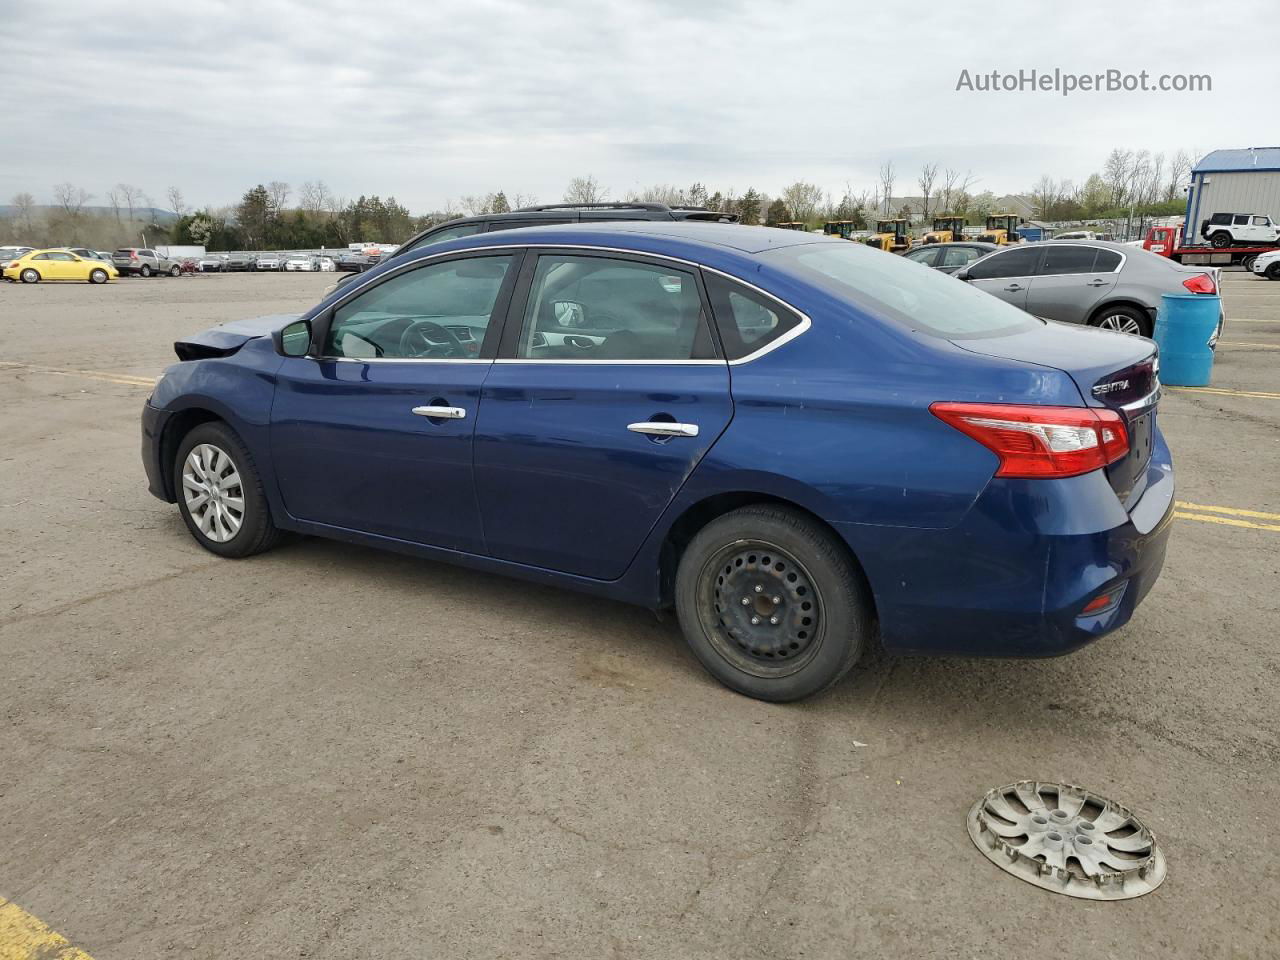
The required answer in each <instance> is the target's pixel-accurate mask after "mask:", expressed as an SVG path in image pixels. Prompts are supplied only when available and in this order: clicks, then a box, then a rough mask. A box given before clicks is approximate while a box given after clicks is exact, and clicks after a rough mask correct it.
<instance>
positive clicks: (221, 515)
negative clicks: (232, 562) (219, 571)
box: [173, 422, 280, 559]
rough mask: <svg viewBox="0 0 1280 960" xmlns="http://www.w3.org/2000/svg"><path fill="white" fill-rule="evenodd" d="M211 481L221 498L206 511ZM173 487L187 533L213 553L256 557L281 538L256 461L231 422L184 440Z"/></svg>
mask: <svg viewBox="0 0 1280 960" xmlns="http://www.w3.org/2000/svg"><path fill="white" fill-rule="evenodd" d="M224 458H225V459H224ZM213 478H217V479H216V481H214V479H213ZM211 482H216V488H217V490H218V496H217V498H216V499H215V502H214V503H212V504H210V505H209V506H205V504H208V499H207V494H208V491H209V490H210V489H211V487H210V484H211ZM173 485H174V492H175V493H176V494H177V498H178V510H179V511H180V512H181V514H182V520H183V522H184V523H185V524H186V525H187V530H189V531H190V533H191V536H192V537H193V538H194V539H195V541H196V543H198V544H200V546H202V547H204V548H205V549H206V550H208V551H209V552H210V553H216V554H217V555H218V556H220V557H230V558H236V559H238V558H240V557H251V556H253V555H254V554H256V553H262V552H263V551H265V550H270V549H271V548H272V547H273V546H275V545H276V543H277V541H278V540H279V539H280V530H279V529H278V528H277V527H276V525H275V524H274V523H273V522H272V520H271V508H270V506H269V504H268V503H267V497H266V494H265V493H264V492H263V488H262V479H261V477H259V476H258V470H257V467H256V466H255V465H254V462H253V457H252V456H251V455H250V453H249V451H248V449H247V448H246V447H245V445H244V444H243V443H242V442H241V441H240V438H239V437H238V436H236V433H235V431H234V430H232V429H231V428H230V427H229V426H227V425H226V424H225V423H221V422H213V423H202V424H200V425H199V426H197V427H195V428H194V429H193V430H191V432H190V433H188V434H187V435H186V436H185V437H183V438H182V442H181V443H180V444H178V454H177V456H176V457H175V458H174V464H173ZM202 492H203V493H204V494H205V497H206V499H205V500H204V501H203V502H202V501H201V499H200V497H201V493H202ZM237 493H238V496H237ZM193 504H194V506H193ZM237 504H238V506H237ZM202 508H203V509H202ZM193 509H194V510H195V511H196V515H195V516H193V514H192V510H193ZM237 511H238V516H237Z"/></svg>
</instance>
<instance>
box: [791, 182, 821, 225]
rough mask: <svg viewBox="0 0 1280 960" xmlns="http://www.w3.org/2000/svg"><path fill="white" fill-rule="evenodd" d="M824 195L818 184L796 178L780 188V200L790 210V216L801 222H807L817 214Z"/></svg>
mask: <svg viewBox="0 0 1280 960" xmlns="http://www.w3.org/2000/svg"><path fill="white" fill-rule="evenodd" d="M824 196H825V194H824V192H823V190H822V188H821V187H820V186H818V185H817V184H816V183H807V182H805V181H804V180H797V181H796V182H795V183H793V184H791V185H789V186H787V187H784V188H783V190H782V202H783V203H785V204H786V205H787V209H788V210H790V211H791V216H793V217H795V218H796V220H798V221H801V222H803V223H808V222H809V221H810V220H812V219H813V218H814V217H815V216H816V215H817V213H818V207H819V206H820V205H821V203H822V200H823V197H824Z"/></svg>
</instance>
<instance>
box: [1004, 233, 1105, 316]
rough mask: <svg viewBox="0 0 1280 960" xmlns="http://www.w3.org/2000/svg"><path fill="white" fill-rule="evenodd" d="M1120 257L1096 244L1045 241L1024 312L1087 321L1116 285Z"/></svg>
mask: <svg viewBox="0 0 1280 960" xmlns="http://www.w3.org/2000/svg"><path fill="white" fill-rule="evenodd" d="M1099 259H1101V263H1099V262H1098V261H1099ZM1120 260H1121V258H1120V255H1119V254H1117V253H1115V252H1114V251H1111V250H1104V249H1101V248H1099V247H1086V246H1083V245H1080V244H1074V243H1054V242H1051V243H1046V244H1045V250H1044V257H1043V259H1041V261H1040V269H1039V271H1038V272H1037V273H1036V276H1035V280H1034V281H1033V282H1032V284H1031V290H1030V293H1029V294H1028V296H1027V306H1026V310H1027V312H1028V313H1032V314H1035V315H1036V316H1037V317H1044V318H1046V319H1048V320H1061V321H1063V322H1066V323H1084V322H1086V321H1087V320H1088V319H1089V315H1090V314H1091V313H1092V312H1093V308H1094V307H1095V306H1097V304H1098V303H1099V301H1101V300H1102V299H1103V298H1104V297H1105V296H1106V295H1107V294H1108V293H1110V292H1111V290H1112V289H1113V288H1114V287H1115V285H1116V280H1117V279H1118V278H1119V273H1118V272H1117V271H1118V269H1119V266H1120Z"/></svg>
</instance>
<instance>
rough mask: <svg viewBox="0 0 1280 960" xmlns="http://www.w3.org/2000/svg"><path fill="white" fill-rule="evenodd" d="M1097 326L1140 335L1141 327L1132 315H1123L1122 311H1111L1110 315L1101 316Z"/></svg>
mask: <svg viewBox="0 0 1280 960" xmlns="http://www.w3.org/2000/svg"><path fill="white" fill-rule="evenodd" d="M1098 326H1100V327H1101V328H1102V329H1103V330H1118V331H1119V332H1120V333H1131V334H1135V335H1138V336H1141V335H1142V327H1140V326H1139V325H1138V321H1137V320H1135V319H1133V317H1127V316H1125V315H1124V314H1123V313H1113V314H1111V315H1110V316H1106V317H1103V318H1102V320H1101V321H1100V322H1099V323H1098Z"/></svg>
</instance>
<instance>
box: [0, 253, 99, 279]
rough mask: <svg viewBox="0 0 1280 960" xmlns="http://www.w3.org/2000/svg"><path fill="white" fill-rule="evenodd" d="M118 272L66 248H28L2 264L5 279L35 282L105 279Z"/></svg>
mask: <svg viewBox="0 0 1280 960" xmlns="http://www.w3.org/2000/svg"><path fill="white" fill-rule="evenodd" d="M118 276H120V273H119V271H117V270H116V268H115V267H114V266H112V265H111V264H109V263H103V262H102V261H101V260H87V259H85V258H84V257H77V256H76V255H75V254H74V253H72V252H71V251H70V250H32V251H31V252H30V253H24V254H23V255H22V256H20V257H19V258H18V259H17V260H12V261H10V263H9V265H8V266H7V267H5V268H4V278H5V279H6V280H21V281H22V282H23V283H39V282H40V281H41V280H80V281H87V282H89V283H106V282H107V281H108V280H114V279H115V278H116V277H118Z"/></svg>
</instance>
